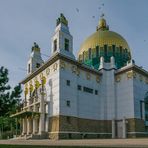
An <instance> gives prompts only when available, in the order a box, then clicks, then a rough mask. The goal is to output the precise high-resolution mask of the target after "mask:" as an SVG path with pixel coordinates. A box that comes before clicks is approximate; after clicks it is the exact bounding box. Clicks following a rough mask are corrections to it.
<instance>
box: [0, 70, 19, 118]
mask: <svg viewBox="0 0 148 148" xmlns="http://www.w3.org/2000/svg"><path fill="white" fill-rule="evenodd" d="M8 82H9V78H8V69H6V68H4V67H1V68H0V116H9V115H10V114H11V113H12V112H14V111H15V110H16V108H17V107H18V106H19V104H20V101H21V100H20V97H21V92H22V90H21V85H20V84H18V85H17V86H15V87H14V89H13V90H12V91H11V90H10V89H11V87H10V85H9V84H8Z"/></svg>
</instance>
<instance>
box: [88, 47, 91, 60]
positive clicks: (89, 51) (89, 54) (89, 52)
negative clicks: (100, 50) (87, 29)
mask: <svg viewBox="0 0 148 148" xmlns="http://www.w3.org/2000/svg"><path fill="white" fill-rule="evenodd" d="M88 56H89V59H91V48H89V50H88Z"/></svg>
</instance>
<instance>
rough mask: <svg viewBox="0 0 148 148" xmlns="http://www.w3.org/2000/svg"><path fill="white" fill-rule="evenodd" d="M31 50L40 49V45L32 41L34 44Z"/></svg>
mask: <svg viewBox="0 0 148 148" xmlns="http://www.w3.org/2000/svg"><path fill="white" fill-rule="evenodd" d="M33 51H40V47H39V45H38V44H37V43H36V42H34V46H32V52H33Z"/></svg>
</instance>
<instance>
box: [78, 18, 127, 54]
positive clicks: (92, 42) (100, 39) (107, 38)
mask: <svg viewBox="0 0 148 148" xmlns="http://www.w3.org/2000/svg"><path fill="white" fill-rule="evenodd" d="M104 45H108V46H112V45H115V46H116V47H122V48H123V49H127V50H128V52H130V48H129V46H128V43H127V42H126V40H125V39H124V38H123V37H122V36H121V35H119V34H118V33H116V32H113V31H109V27H108V26H107V24H106V20H105V19H104V18H101V19H100V21H99V25H98V27H97V31H96V32H95V33H93V34H92V35H91V36H90V37H88V38H87V39H86V40H85V41H84V42H83V44H82V45H81V48H80V50H79V52H78V55H80V54H82V53H83V52H84V51H87V50H88V49H89V48H91V49H93V48H96V46H99V47H104Z"/></svg>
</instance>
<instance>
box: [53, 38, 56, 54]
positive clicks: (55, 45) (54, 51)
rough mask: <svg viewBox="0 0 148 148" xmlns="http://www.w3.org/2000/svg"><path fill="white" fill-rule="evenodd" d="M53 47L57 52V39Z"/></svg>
mask: <svg viewBox="0 0 148 148" xmlns="http://www.w3.org/2000/svg"><path fill="white" fill-rule="evenodd" d="M53 48H54V49H53V50H54V52H55V51H56V50H57V39H55V40H54V47H53Z"/></svg>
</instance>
